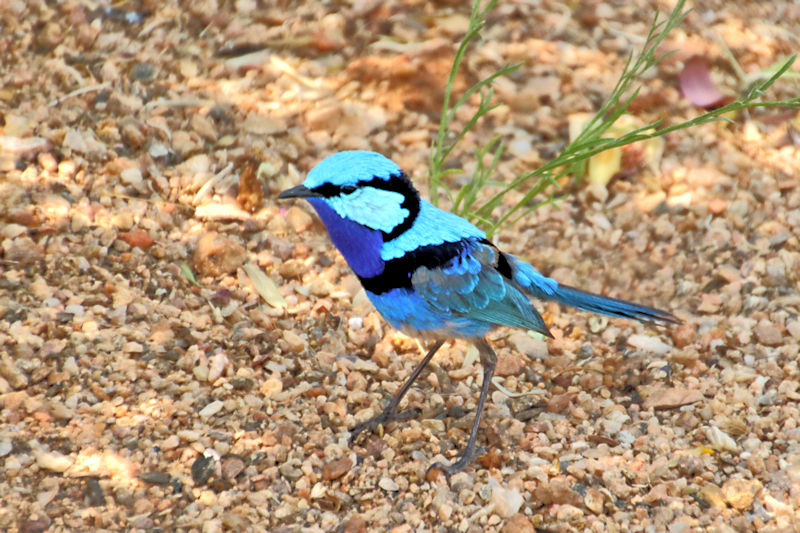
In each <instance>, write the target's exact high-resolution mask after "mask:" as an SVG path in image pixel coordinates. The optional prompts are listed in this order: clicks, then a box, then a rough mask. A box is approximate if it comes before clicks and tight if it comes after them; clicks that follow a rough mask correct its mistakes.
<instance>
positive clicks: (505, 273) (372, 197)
mask: <svg viewBox="0 0 800 533" xmlns="http://www.w3.org/2000/svg"><path fill="white" fill-rule="evenodd" d="M290 198H303V199H305V200H307V201H308V202H309V203H310V204H311V206H312V207H313V208H314V210H315V211H316V212H317V214H318V215H319V218H320V219H321V220H322V223H323V224H324V226H325V228H326V229H327V231H328V234H329V235H330V238H331V240H332V241H333V244H334V245H335V246H336V248H338V250H339V252H340V253H341V254H342V256H343V257H344V259H345V261H346V262H347V264H348V265H349V267H350V268H351V269H352V271H353V272H354V273H355V275H356V276H357V277H358V279H359V281H360V282H361V285H362V286H363V288H364V291H365V292H366V295H367V297H368V298H369V300H370V301H371V302H372V304H373V305H374V307H375V309H377V311H378V312H379V313H380V314H381V315H382V316H383V318H384V319H385V320H386V321H387V322H389V323H390V324H391V325H392V326H393V327H395V328H396V329H398V330H401V331H403V332H404V333H406V334H408V335H410V336H415V337H417V338H421V339H423V340H433V341H434V342H433V344H432V346H431V347H430V349H428V351H427V353H426V355H425V356H424V357H423V359H422V360H421V362H420V363H419V364H418V365H417V366H416V368H415V369H414V370H413V372H412V373H411V375H410V377H409V378H408V379H407V380H406V382H405V383H404V384H403V385H402V386H401V387H400V389H398V391H397V392H396V393H395V395H394V396H393V397H392V399H391V400H390V401H389V403H388V404H387V405H386V407H385V408H384V409H383V411H382V412H381V413H380V414H378V415H377V416H375V417H373V418H371V419H369V420H367V421H365V422H362V423H360V424H358V425H356V426H355V427H353V428H351V429H350V434H351V442H352V441H354V440H355V438H356V437H357V436H358V435H359V434H360V433H361V432H363V431H364V430H367V429H369V430H375V429H376V428H378V427H379V426H382V425H383V424H386V423H388V422H389V421H393V420H405V419H407V418H409V417H410V416H413V414H412V413H413V410H411V409H409V410H408V411H404V412H399V410H398V409H399V405H400V402H401V401H402V399H403V397H404V396H405V394H406V393H407V392H408V390H409V388H410V387H411V386H412V384H413V383H414V381H415V380H416V379H417V378H418V377H419V375H420V373H421V372H422V370H423V369H424V368H425V366H426V365H427V364H428V363H429V362H430V360H431V359H432V358H433V356H434V354H435V353H436V352H437V351H438V350H439V348H441V347H442V345H443V344H444V343H445V342H446V341H448V340H453V339H463V340H465V341H467V342H470V343H472V344H473V345H474V346H475V347H476V348H477V350H478V354H479V358H480V363H481V366H482V369H483V382H482V384H481V388H480V396H479V397H478V402H477V406H476V409H475V418H474V420H473V423H472V428H471V432H470V435H469V440H468V441H467V445H466V446H465V447H464V449H463V451H462V452H461V453H460V454H459V455H458V457H457V459H455V460H454V461H452V462H451V463H450V464H444V463H442V462H435V463H433V464H432V465H430V467H429V470H428V471H431V470H432V469H438V470H441V471H443V472H444V474H445V475H446V476H447V478H448V479H449V478H450V476H451V475H452V474H454V473H456V472H459V471H462V470H464V469H465V468H466V467H467V466H468V465H469V464H470V462H471V461H472V460H473V459H474V458H475V457H476V456H477V455H479V452H481V453H482V452H483V451H484V450H483V448H476V441H477V437H478V429H479V426H480V423H481V417H482V414H483V411H484V407H485V405H486V399H487V396H488V393H489V386H490V383H491V380H492V376H493V375H494V370H495V366H496V363H497V355H496V354H495V352H494V350H493V349H492V347H491V346H490V344H489V342H488V340H487V338H486V336H487V334H488V333H489V332H491V331H493V330H495V329H496V328H498V327H501V326H508V327H512V328H521V329H524V330H531V331H535V332H538V333H540V334H542V335H545V336H548V337H552V334H551V333H550V331H549V330H548V328H547V325H546V324H545V322H544V320H543V319H542V316H541V315H540V314H539V312H538V311H537V310H536V308H535V307H534V305H533V302H532V300H531V299H534V300H540V301H555V302H559V303H560V304H564V305H567V306H571V307H576V308H578V309H582V310H584V311H591V312H593V313H599V314H602V315H608V316H612V317H621V318H627V319H633V320H638V321H640V322H644V323H646V324H652V325H669V324H677V323H679V320H678V319H677V318H676V317H675V316H674V315H673V314H672V313H669V312H667V311H662V310H660V309H655V308H652V307H647V306H644V305H639V304H635V303H632V302H628V301H625V300H618V299H615V298H609V297H606V296H601V295H599V294H594V293H590V292H586V291H583V290H580V289H577V288H574V287H570V286H568V285H564V284H561V283H558V282H557V281H556V280H554V279H552V278H549V277H547V276H544V275H543V274H541V273H539V271H538V270H536V269H535V268H534V267H533V266H531V265H530V264H528V263H527V262H525V261H523V260H521V259H519V258H517V257H515V256H514V255H512V254H509V253H505V252H502V251H500V250H499V249H498V248H497V246H495V245H494V244H493V243H492V242H491V241H489V240H488V239H487V238H486V234H485V233H484V232H483V231H481V230H480V229H479V228H477V227H476V226H475V225H473V224H472V223H471V222H469V221H468V220H466V219H464V218H462V217H460V216H458V215H456V214H454V213H452V212H449V211H444V210H442V209H439V208H438V207H436V206H434V205H433V204H431V203H430V202H428V201H426V200H424V199H423V198H421V197H420V194H419V192H418V191H417V189H416V188H415V187H414V185H413V184H412V182H411V180H410V179H409V177H408V176H407V175H406V174H405V173H404V172H403V171H402V170H401V169H400V167H399V166H398V165H397V164H396V163H394V162H393V161H392V160H391V159H389V158H387V157H385V156H384V155H382V154H379V153H377V152H371V151H364V150H349V151H342V152H337V153H334V154H332V155H329V156H328V157H326V158H324V159H323V160H322V161H320V162H319V163H318V164H317V165H316V166H315V167H313V168H312V169H311V170H310V171H309V172H308V174H307V175H306V178H305V180H304V181H303V183H302V184H300V185H297V186H295V187H292V188H290V189H287V190H285V191H283V192H281V193H280V194H279V195H278V199H290Z"/></svg>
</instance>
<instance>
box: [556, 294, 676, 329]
mask: <svg viewBox="0 0 800 533" xmlns="http://www.w3.org/2000/svg"><path fill="white" fill-rule="evenodd" d="M549 299H552V300H555V301H557V302H561V303H563V304H565V305H571V306H573V307H577V308H578V309H583V310H584V311H591V312H593V313H599V314H601V315H609V316H616V317H620V318H630V319H633V320H638V321H639V322H644V323H646V324H661V325H665V324H680V320H678V318H677V317H675V315H673V314H672V313H669V312H667V311H662V310H661V309H655V308H653V307H647V306H644V305H639V304H635V303H632V302H626V301H625V300H617V299H616V298H609V297H607V296H600V295H599V294H593V293H591V292H586V291H582V290H580V289H576V288H575V287H570V286H568V285H561V284H559V285H558V289H556V291H555V292H554V293H553V294H552V295H551V296H550V298H549Z"/></svg>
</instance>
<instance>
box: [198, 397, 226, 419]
mask: <svg viewBox="0 0 800 533" xmlns="http://www.w3.org/2000/svg"><path fill="white" fill-rule="evenodd" d="M224 406H225V403H224V402H223V401H221V400H215V401H213V402H211V403H210V404H208V405H206V406H205V407H203V408H202V409H200V412H199V413H197V414H198V415H200V418H202V419H204V420H207V419H209V418H211V417H212V416H214V415H215V414H217V413H219V412H220V411H221V410H222V408H223V407H224Z"/></svg>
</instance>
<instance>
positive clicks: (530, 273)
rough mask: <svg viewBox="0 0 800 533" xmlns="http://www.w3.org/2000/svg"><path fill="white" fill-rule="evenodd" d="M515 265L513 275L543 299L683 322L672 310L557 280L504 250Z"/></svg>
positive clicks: (632, 316) (653, 319)
mask: <svg viewBox="0 0 800 533" xmlns="http://www.w3.org/2000/svg"><path fill="white" fill-rule="evenodd" d="M504 257H505V258H506V260H507V261H508V263H509V266H510V268H511V276H512V279H513V281H514V282H516V283H517V284H518V285H519V286H520V287H521V288H522V290H523V292H525V293H527V294H528V295H530V296H533V297H534V298H538V299H540V300H553V301H556V302H560V303H562V304H564V305H571V306H572V307H577V308H578V309H583V310H584V311H591V312H592V313H599V314H601V315H609V316H616V317H620V318H630V319H633V320H638V321H639V322H644V323H646V324H656V325H658V324H661V325H666V324H680V322H681V321H680V320H678V319H677V318H676V317H675V316H674V315H673V314H672V313H668V312H667V311H662V310H661V309H654V308H652V307H647V306H644V305H639V304H635V303H632V302H626V301H625V300H617V299H616V298H609V297H607V296H600V295H599V294H593V293H591V292H586V291H582V290H580V289H576V288H574V287H570V286H569V285H561V284H560V283H558V282H557V281H556V280H554V279H552V278H548V277H547V276H543V275H542V274H540V273H539V271H538V270H536V269H535V268H533V267H532V266H531V265H529V264H528V263H525V262H524V261H521V260H519V259H517V258H516V257H514V256H513V255H511V254H504Z"/></svg>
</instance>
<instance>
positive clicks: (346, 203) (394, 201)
mask: <svg viewBox="0 0 800 533" xmlns="http://www.w3.org/2000/svg"><path fill="white" fill-rule="evenodd" d="M404 200H405V197H404V196H403V195H402V194H401V193H399V192H394V191H386V190H383V189H375V188H373V187H364V188H362V189H358V190H357V191H356V192H354V193H352V194H348V195H346V196H335V197H333V198H329V199H328V203H329V204H330V206H331V207H332V208H333V209H334V210H335V211H336V212H337V213H338V214H339V216H341V217H342V218H347V219H350V220H353V221H355V222H358V223H359V224H361V225H363V226H367V227H368V228H372V229H376V230H380V231H383V232H385V233H391V232H392V230H393V229H394V228H395V227H396V226H399V225H400V224H402V223H403V221H404V220H405V219H406V217H408V215H410V214H411V213H410V212H409V211H408V209H404V208H402V207H400V206H401V205H402V203H403V201H404Z"/></svg>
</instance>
